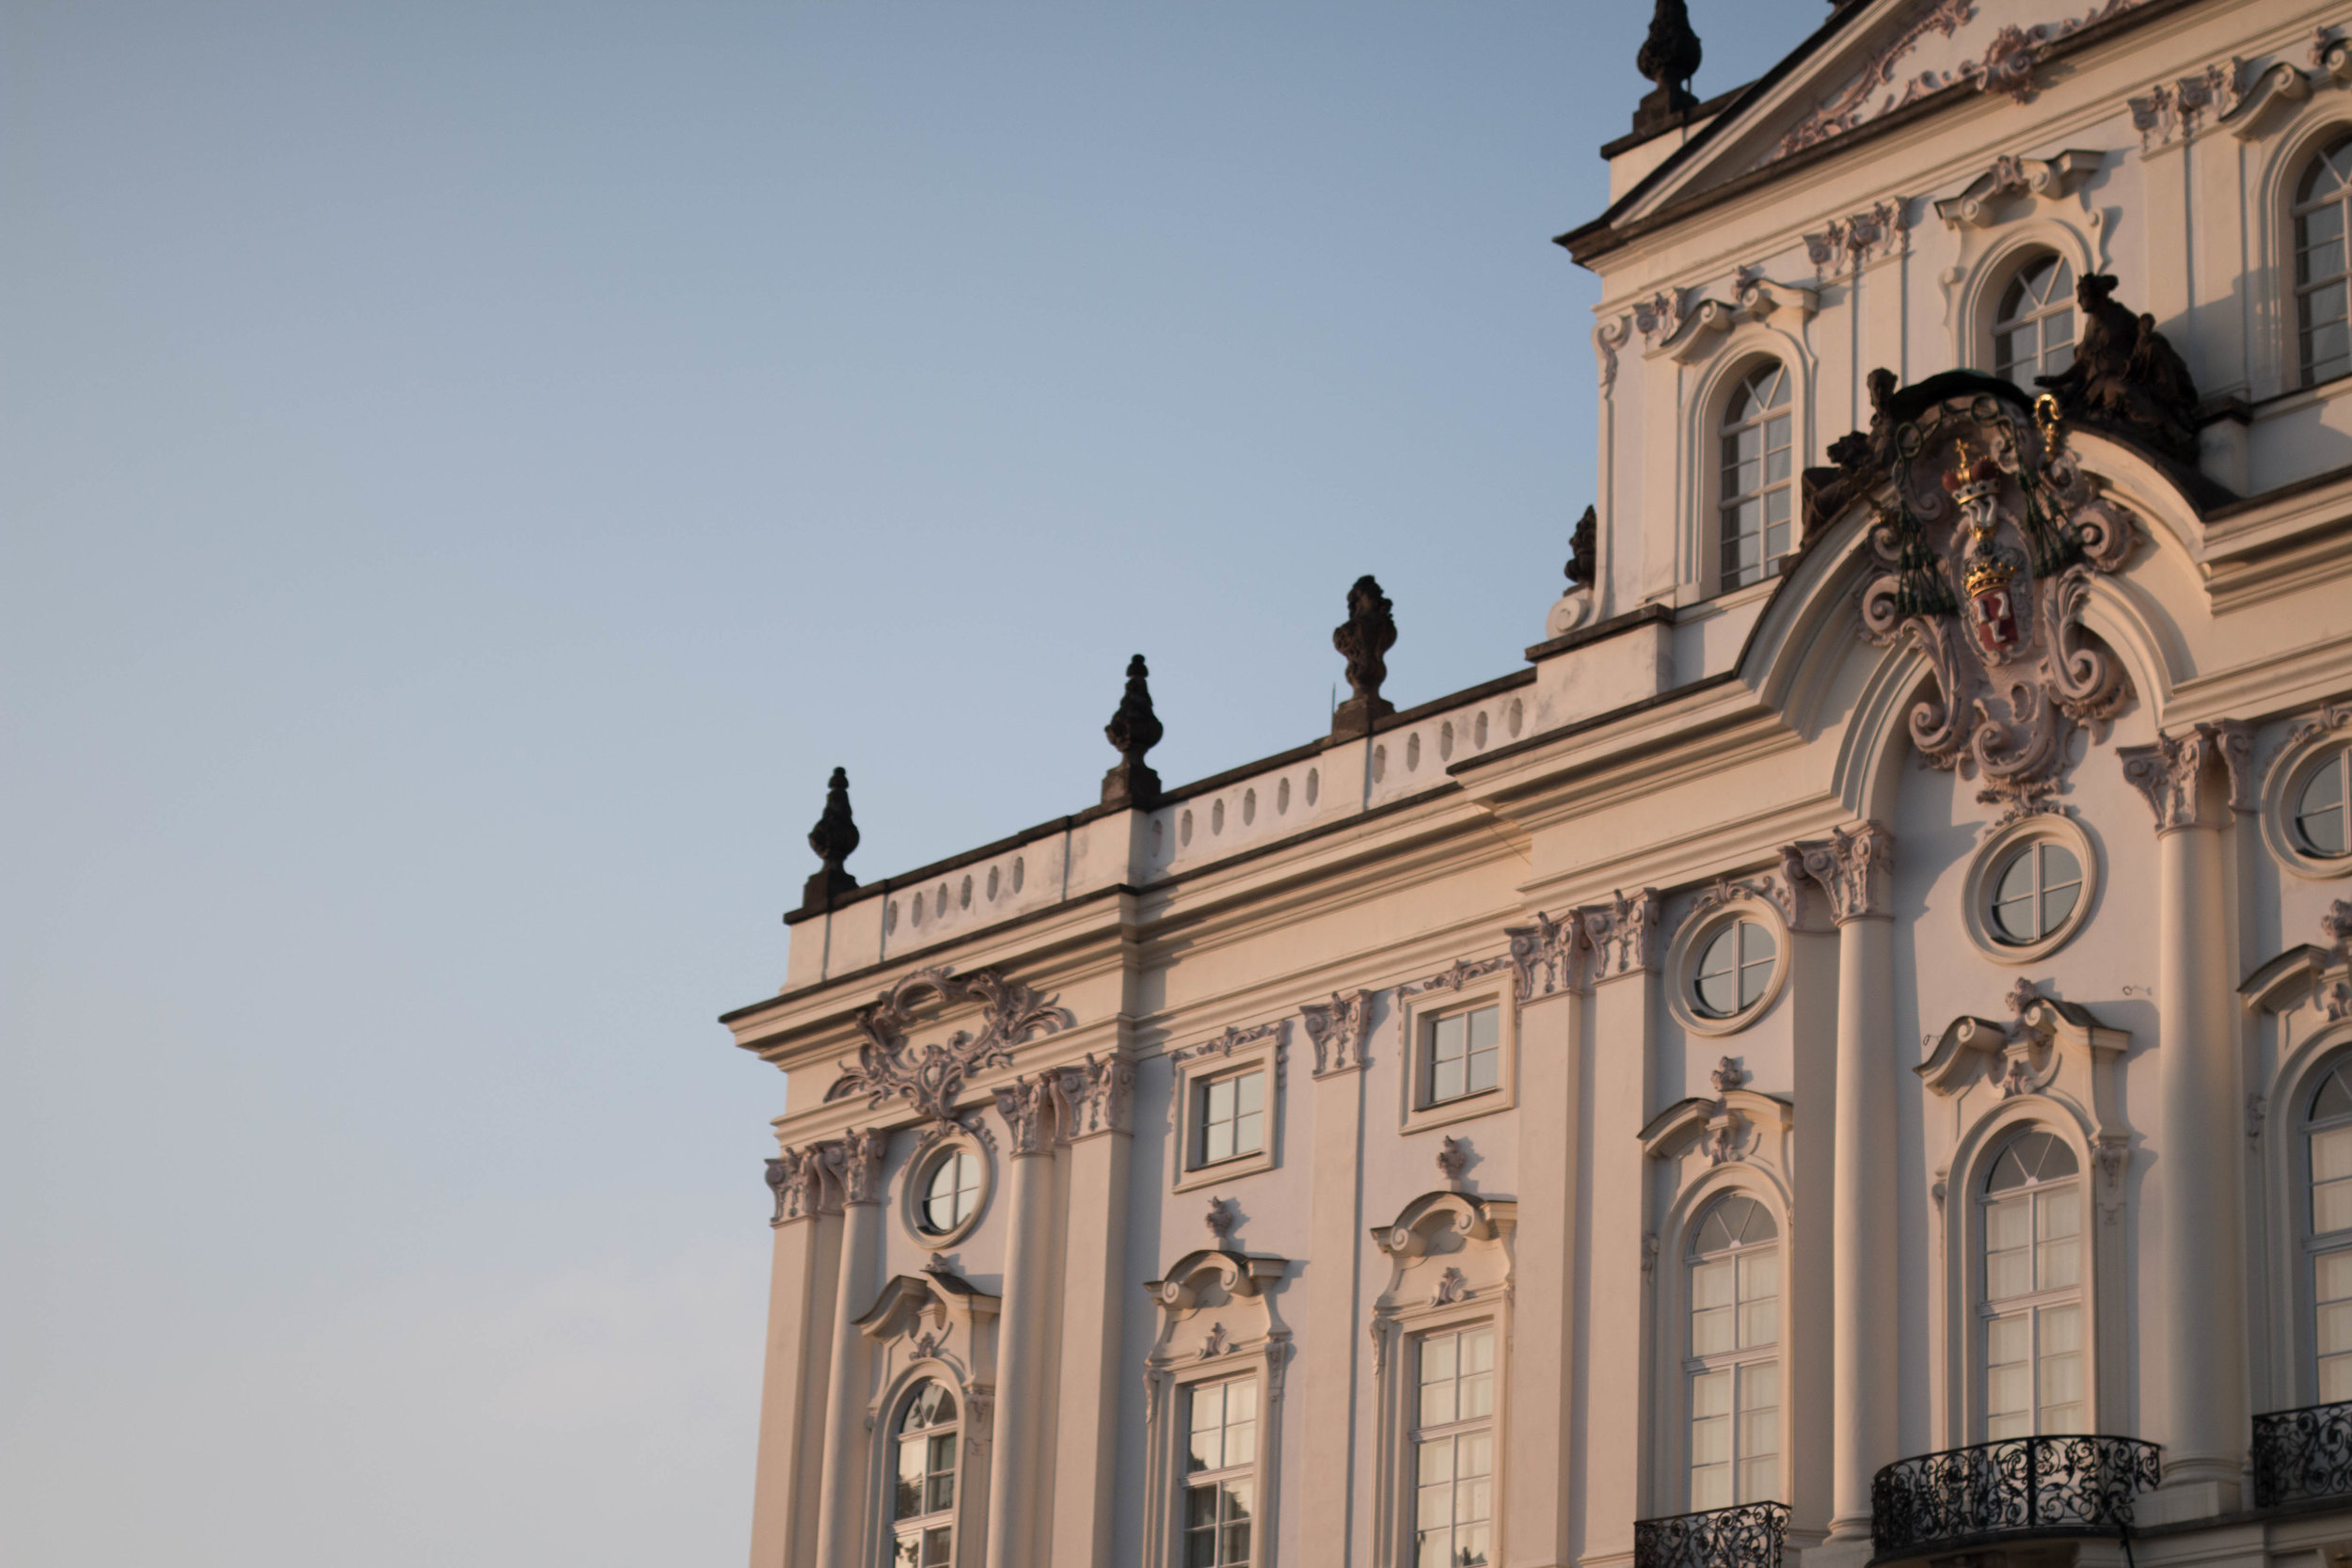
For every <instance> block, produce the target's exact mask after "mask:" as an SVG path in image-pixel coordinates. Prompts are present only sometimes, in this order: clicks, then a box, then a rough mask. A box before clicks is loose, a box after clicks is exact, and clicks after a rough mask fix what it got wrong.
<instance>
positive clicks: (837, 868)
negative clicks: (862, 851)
mask: <svg viewBox="0 0 2352 1568" xmlns="http://www.w3.org/2000/svg"><path fill="white" fill-rule="evenodd" d="M808 847H810V848H811V849H814V850H816V851H817V858H818V860H820V861H822V862H823V863H824V864H823V865H822V866H821V867H820V868H819V869H818V871H817V872H816V873H815V874H814V875H812V876H811V877H810V878H809V879H808V881H807V883H806V884H805V885H804V886H803V888H802V890H801V907H802V908H803V909H806V910H821V909H824V908H826V907H827V906H828V905H830V904H831V903H832V902H833V901H834V899H835V898H837V897H839V896H840V895H843V894H845V893H848V892H850V891H851V890H852V889H854V888H855V887H856V886H857V879H856V878H855V877H852V876H850V874H849V873H848V872H847V871H845V870H843V869H842V867H841V863H842V862H844V861H846V860H848V859H849V858H850V851H851V850H853V849H855V848H856V847H857V823H856V821H855V820H854V819H853V818H851V816H850V772H849V769H848V768H834V770H833V780H832V782H831V783H830V784H826V786H825V814H824V815H823V816H819V817H818V819H817V826H815V827H814V828H811V829H810V830H809V831H808Z"/></svg>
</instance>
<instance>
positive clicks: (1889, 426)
mask: <svg viewBox="0 0 2352 1568" xmlns="http://www.w3.org/2000/svg"><path fill="white" fill-rule="evenodd" d="M1867 386H1868V387H1869V390H1870V433H1869V434H1868V435H1867V436H1866V435H1864V434H1863V433H1862V432H1861V431H1859V430H1853V431H1848V432H1847V433H1846V434H1845V435H1843V436H1839V437H1838V438H1837V439H1836V440H1835V441H1832V442H1831V443H1830V444H1829V460H1830V463H1831V465H1832V467H1824V468H1807V469H1806V470H1805V471H1804V538H1805V539H1810V538H1812V537H1813V535H1814V534H1815V533H1816V532H1818V531H1820V530H1821V529H1823V528H1826V527H1827V526H1828V525H1829V524H1831V523H1832V522H1835V521H1836V518H1837V515H1838V514H1839V513H1841V512H1843V511H1845V510H1846V508H1847V507H1849V506H1851V505H1852V504H1853V503H1854V502H1855V501H1856V500H1858V499H1861V498H1862V497H1864V496H1866V495H1867V494H1869V492H1870V486H1871V485H1872V484H1874V483H1877V482H1878V480H1880V479H1881V478H1883V477H1884V475H1885V474H1886V472H1887V470H1888V468H1889V467H1892V465H1893V463H1894V459H1895V416H1894V411H1893V410H1892V409H1891V408H1890V407H1889V406H1888V404H1891V403H1892V402H1893V401H1894V397H1895V387H1896V382H1895V372H1893V371H1890V370H1887V369H1885V368H1884V367H1883V366H1882V367H1881V368H1880V369H1878V370H1875V371H1872V372H1870V373H1869V376H1868V377H1867ZM1802 542H1803V541H1802V540H1801V541H1800V543H1802Z"/></svg>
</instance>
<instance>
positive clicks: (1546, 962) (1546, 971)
mask: <svg viewBox="0 0 2352 1568" xmlns="http://www.w3.org/2000/svg"><path fill="white" fill-rule="evenodd" d="M1502 934H1503V936H1504V937H1506V938H1507V939H1509V941H1510V943H1511V960H1510V961H1511V969H1512V972H1513V974H1514V976H1515V978H1516V980H1517V983H1518V999H1519V1000H1520V1001H1522V1002H1525V1001H1527V1000H1529V999H1530V998H1531V997H1533V996H1534V994H1535V976H1536V974H1537V972H1538V971H1540V972H1541V973H1542V974H1543V979H1544V994H1545V995H1546V996H1549V995H1550V994H1551V993H1552V992H1553V991H1554V990H1559V989H1561V988H1562V987H1565V988H1567V989H1569V990H1574V989H1575V987H1576V973H1575V967H1574V966H1575V962H1576V942H1577V934H1576V916H1575V915H1574V914H1573V913H1570V914H1566V915H1564V916H1562V917H1561V918H1560V919H1558V920H1554V919H1552V918H1551V917H1550V916H1549V915H1548V914H1546V913H1544V912H1543V911H1541V910H1538V911H1535V923H1534V925H1533V926H1507V927H1503V931H1502Z"/></svg>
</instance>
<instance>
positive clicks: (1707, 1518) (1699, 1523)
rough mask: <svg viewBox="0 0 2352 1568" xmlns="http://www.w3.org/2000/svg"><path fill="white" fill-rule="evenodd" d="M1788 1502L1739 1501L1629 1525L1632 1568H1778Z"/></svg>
mask: <svg viewBox="0 0 2352 1568" xmlns="http://www.w3.org/2000/svg"><path fill="white" fill-rule="evenodd" d="M1787 1534H1788V1504H1787V1503H1741V1504H1740V1505H1739V1506H1738V1507H1737V1508H1710V1509H1708V1511H1707V1512H1706V1513H1677V1514H1675V1515H1674V1516H1673V1517H1672V1518H1668V1519H1638V1520H1636V1521H1634V1525H1633V1568H1780V1544H1781V1540H1782V1538H1783V1537H1785V1536H1786V1535H1787Z"/></svg>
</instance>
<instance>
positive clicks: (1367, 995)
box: [1298, 990, 1372, 1078]
mask: <svg viewBox="0 0 2352 1568" xmlns="http://www.w3.org/2000/svg"><path fill="white" fill-rule="evenodd" d="M1298 1011H1299V1014H1300V1016H1301V1017H1302V1018H1304V1019H1305V1020H1306V1023H1307V1037H1308V1038H1309V1039H1311V1040H1312V1041H1313V1042H1314V1047H1315V1076H1316V1077H1318V1078H1321V1077H1324V1076H1326V1075H1327V1074H1329V1073H1334V1072H1346V1071H1350V1070H1352V1069H1356V1068H1359V1067H1362V1066H1363V1065H1364V1041H1365V1040H1366V1039H1367V1038H1369V1037H1370V1036H1371V1034H1372V992H1370V991H1368V990H1350V991H1333V992H1332V993H1331V1000H1330V1001H1329V1002H1309V1003H1307V1004H1305V1005H1304V1006H1301V1007H1300V1008H1299V1009H1298Z"/></svg>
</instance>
